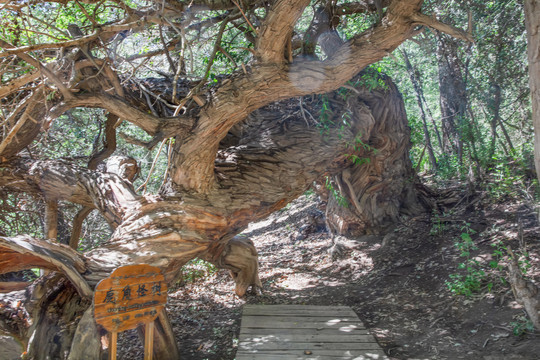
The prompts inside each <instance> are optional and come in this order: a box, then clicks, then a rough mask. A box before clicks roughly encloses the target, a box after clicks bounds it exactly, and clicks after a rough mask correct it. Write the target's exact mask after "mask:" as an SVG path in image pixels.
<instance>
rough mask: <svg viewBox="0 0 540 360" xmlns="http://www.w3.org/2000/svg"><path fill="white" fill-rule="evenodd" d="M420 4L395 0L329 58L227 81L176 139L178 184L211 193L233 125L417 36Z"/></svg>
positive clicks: (337, 79)
mask: <svg viewBox="0 0 540 360" xmlns="http://www.w3.org/2000/svg"><path fill="white" fill-rule="evenodd" d="M421 4H422V0H408V1H394V2H393V3H392V4H391V5H390V6H389V7H388V10H387V13H386V15H385V17H384V19H383V20H382V21H381V22H380V23H379V24H378V25H377V26H376V27H374V28H373V29H371V30H369V31H367V32H365V33H363V34H360V35H359V36H357V37H355V38H353V39H352V40H350V41H348V42H346V43H345V44H343V45H342V46H341V47H339V49H338V50H337V51H336V52H335V53H334V54H333V55H332V56H330V57H328V59H327V60H325V61H309V60H304V61H296V62H295V63H293V64H292V65H290V66H285V65H266V64H264V65H257V66H255V67H253V68H252V69H251V71H250V72H248V73H247V74H245V75H242V76H238V77H236V78H235V79H234V81H231V82H229V83H227V84H225V85H223V86H222V87H221V88H220V89H219V90H218V92H217V93H216V95H215V96H214V98H213V102H212V103H211V105H208V106H206V107H205V108H203V109H202V110H201V116H200V118H199V121H198V123H197V125H196V127H195V128H194V129H193V131H192V135H190V136H189V137H188V138H186V139H185V141H184V142H179V141H177V142H176V144H175V146H176V150H175V153H176V154H181V155H180V156H176V157H175V158H174V165H173V169H172V170H173V171H172V173H171V178H172V181H173V183H174V184H175V185H177V186H178V187H179V188H183V189H189V190H194V191H197V192H209V191H210V190H211V189H212V188H213V187H214V172H213V171H214V159H215V154H216V151H217V149H218V144H219V141H220V140H221V139H223V137H225V135H226V134H227V132H228V131H229V130H230V128H231V127H232V126H233V125H234V124H236V123H238V122H240V121H242V120H244V119H245V118H246V117H247V116H248V114H249V113H250V112H252V111H253V110H255V109H258V108H260V107H262V106H264V105H267V104H269V103H271V102H274V101H277V100H281V99H285V98H290V97H295V96H304V95H308V94H317V93H318V94H320V93H326V92H329V91H332V90H335V89H337V88H339V87H340V86H341V85H342V84H344V83H345V82H346V81H347V80H349V79H351V78H352V77H353V76H355V75H356V74H357V73H358V72H359V71H360V70H362V69H363V68H364V67H365V66H367V65H369V64H371V63H374V62H376V61H378V60H380V59H382V58H384V57H385V56H387V55H388V54H390V52H391V51H393V50H394V49H395V48H396V47H397V46H399V45H400V44H401V43H402V42H403V41H405V40H406V39H408V38H409V37H410V36H412V34H413V33H414V22H413V21H411V17H412V16H413V15H414V14H416V13H418V12H419V11H420V6H421ZM283 45H285V44H283ZM282 49H284V47H283V48H282Z"/></svg>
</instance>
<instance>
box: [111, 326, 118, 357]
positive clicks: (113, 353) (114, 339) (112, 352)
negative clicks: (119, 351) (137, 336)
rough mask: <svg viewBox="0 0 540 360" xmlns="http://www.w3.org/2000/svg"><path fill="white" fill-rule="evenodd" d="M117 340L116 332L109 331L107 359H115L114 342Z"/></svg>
mask: <svg viewBox="0 0 540 360" xmlns="http://www.w3.org/2000/svg"><path fill="white" fill-rule="evenodd" d="M117 340H118V333H117V332H116V331H113V332H111V333H110V338H109V360H116V342H117Z"/></svg>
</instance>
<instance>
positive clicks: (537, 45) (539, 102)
mask: <svg viewBox="0 0 540 360" xmlns="http://www.w3.org/2000/svg"><path fill="white" fill-rule="evenodd" d="M525 27H526V28H527V48H528V54H529V55H528V57H529V84H530V86H531V102H532V117H533V125H534V164H535V166H536V175H537V177H538V179H539V180H540V1H538V0H525Z"/></svg>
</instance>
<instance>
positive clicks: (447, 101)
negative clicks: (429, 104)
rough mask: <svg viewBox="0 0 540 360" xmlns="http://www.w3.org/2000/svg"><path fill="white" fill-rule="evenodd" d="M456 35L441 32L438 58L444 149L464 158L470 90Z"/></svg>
mask: <svg viewBox="0 0 540 360" xmlns="http://www.w3.org/2000/svg"><path fill="white" fill-rule="evenodd" d="M457 49H458V44H457V41H456V40H455V39H450V38H448V37H446V36H445V35H439V36H438V41H437V61H438V67H439V90H440V103H441V116H442V132H443V147H444V148H443V151H444V152H446V153H447V154H454V155H456V156H457V158H458V160H459V162H460V164H461V163H462V160H463V138H462V134H461V132H462V123H463V121H464V117H465V111H466V109H467V90H466V87H465V81H464V80H463V74H462V69H461V66H460V62H459V58H458V54H457Z"/></svg>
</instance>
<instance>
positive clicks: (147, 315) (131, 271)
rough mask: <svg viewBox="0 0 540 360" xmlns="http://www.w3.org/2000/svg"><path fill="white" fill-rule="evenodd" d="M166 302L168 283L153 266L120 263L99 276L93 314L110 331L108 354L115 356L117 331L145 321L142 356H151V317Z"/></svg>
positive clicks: (159, 310) (111, 357) (110, 356)
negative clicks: (101, 278)
mask: <svg viewBox="0 0 540 360" xmlns="http://www.w3.org/2000/svg"><path fill="white" fill-rule="evenodd" d="M166 303H167V284H166V283H165V278H164V276H163V275H162V274H161V271H160V270H159V269H158V268H156V267H154V266H150V265H128V266H123V267H120V268H118V269H116V270H114V271H113V272H112V274H111V275H110V276H109V277H108V278H106V279H103V280H101V281H100V282H99V283H98V284H97V286H96V289H95V292H94V317H95V319H96V322H97V323H98V324H100V325H101V326H103V327H104V328H105V329H106V330H107V331H108V332H110V333H111V342H110V350H109V354H110V355H109V358H110V359H116V338H117V333H118V332H121V331H125V330H129V329H134V328H136V327H138V326H140V325H145V326H146V331H145V334H146V335H145V357H144V358H145V359H151V358H152V340H153V332H154V331H153V330H154V327H153V325H154V320H155V319H156V317H157V316H158V315H159V313H160V312H161V311H163V309H164V307H165V304H166Z"/></svg>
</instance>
